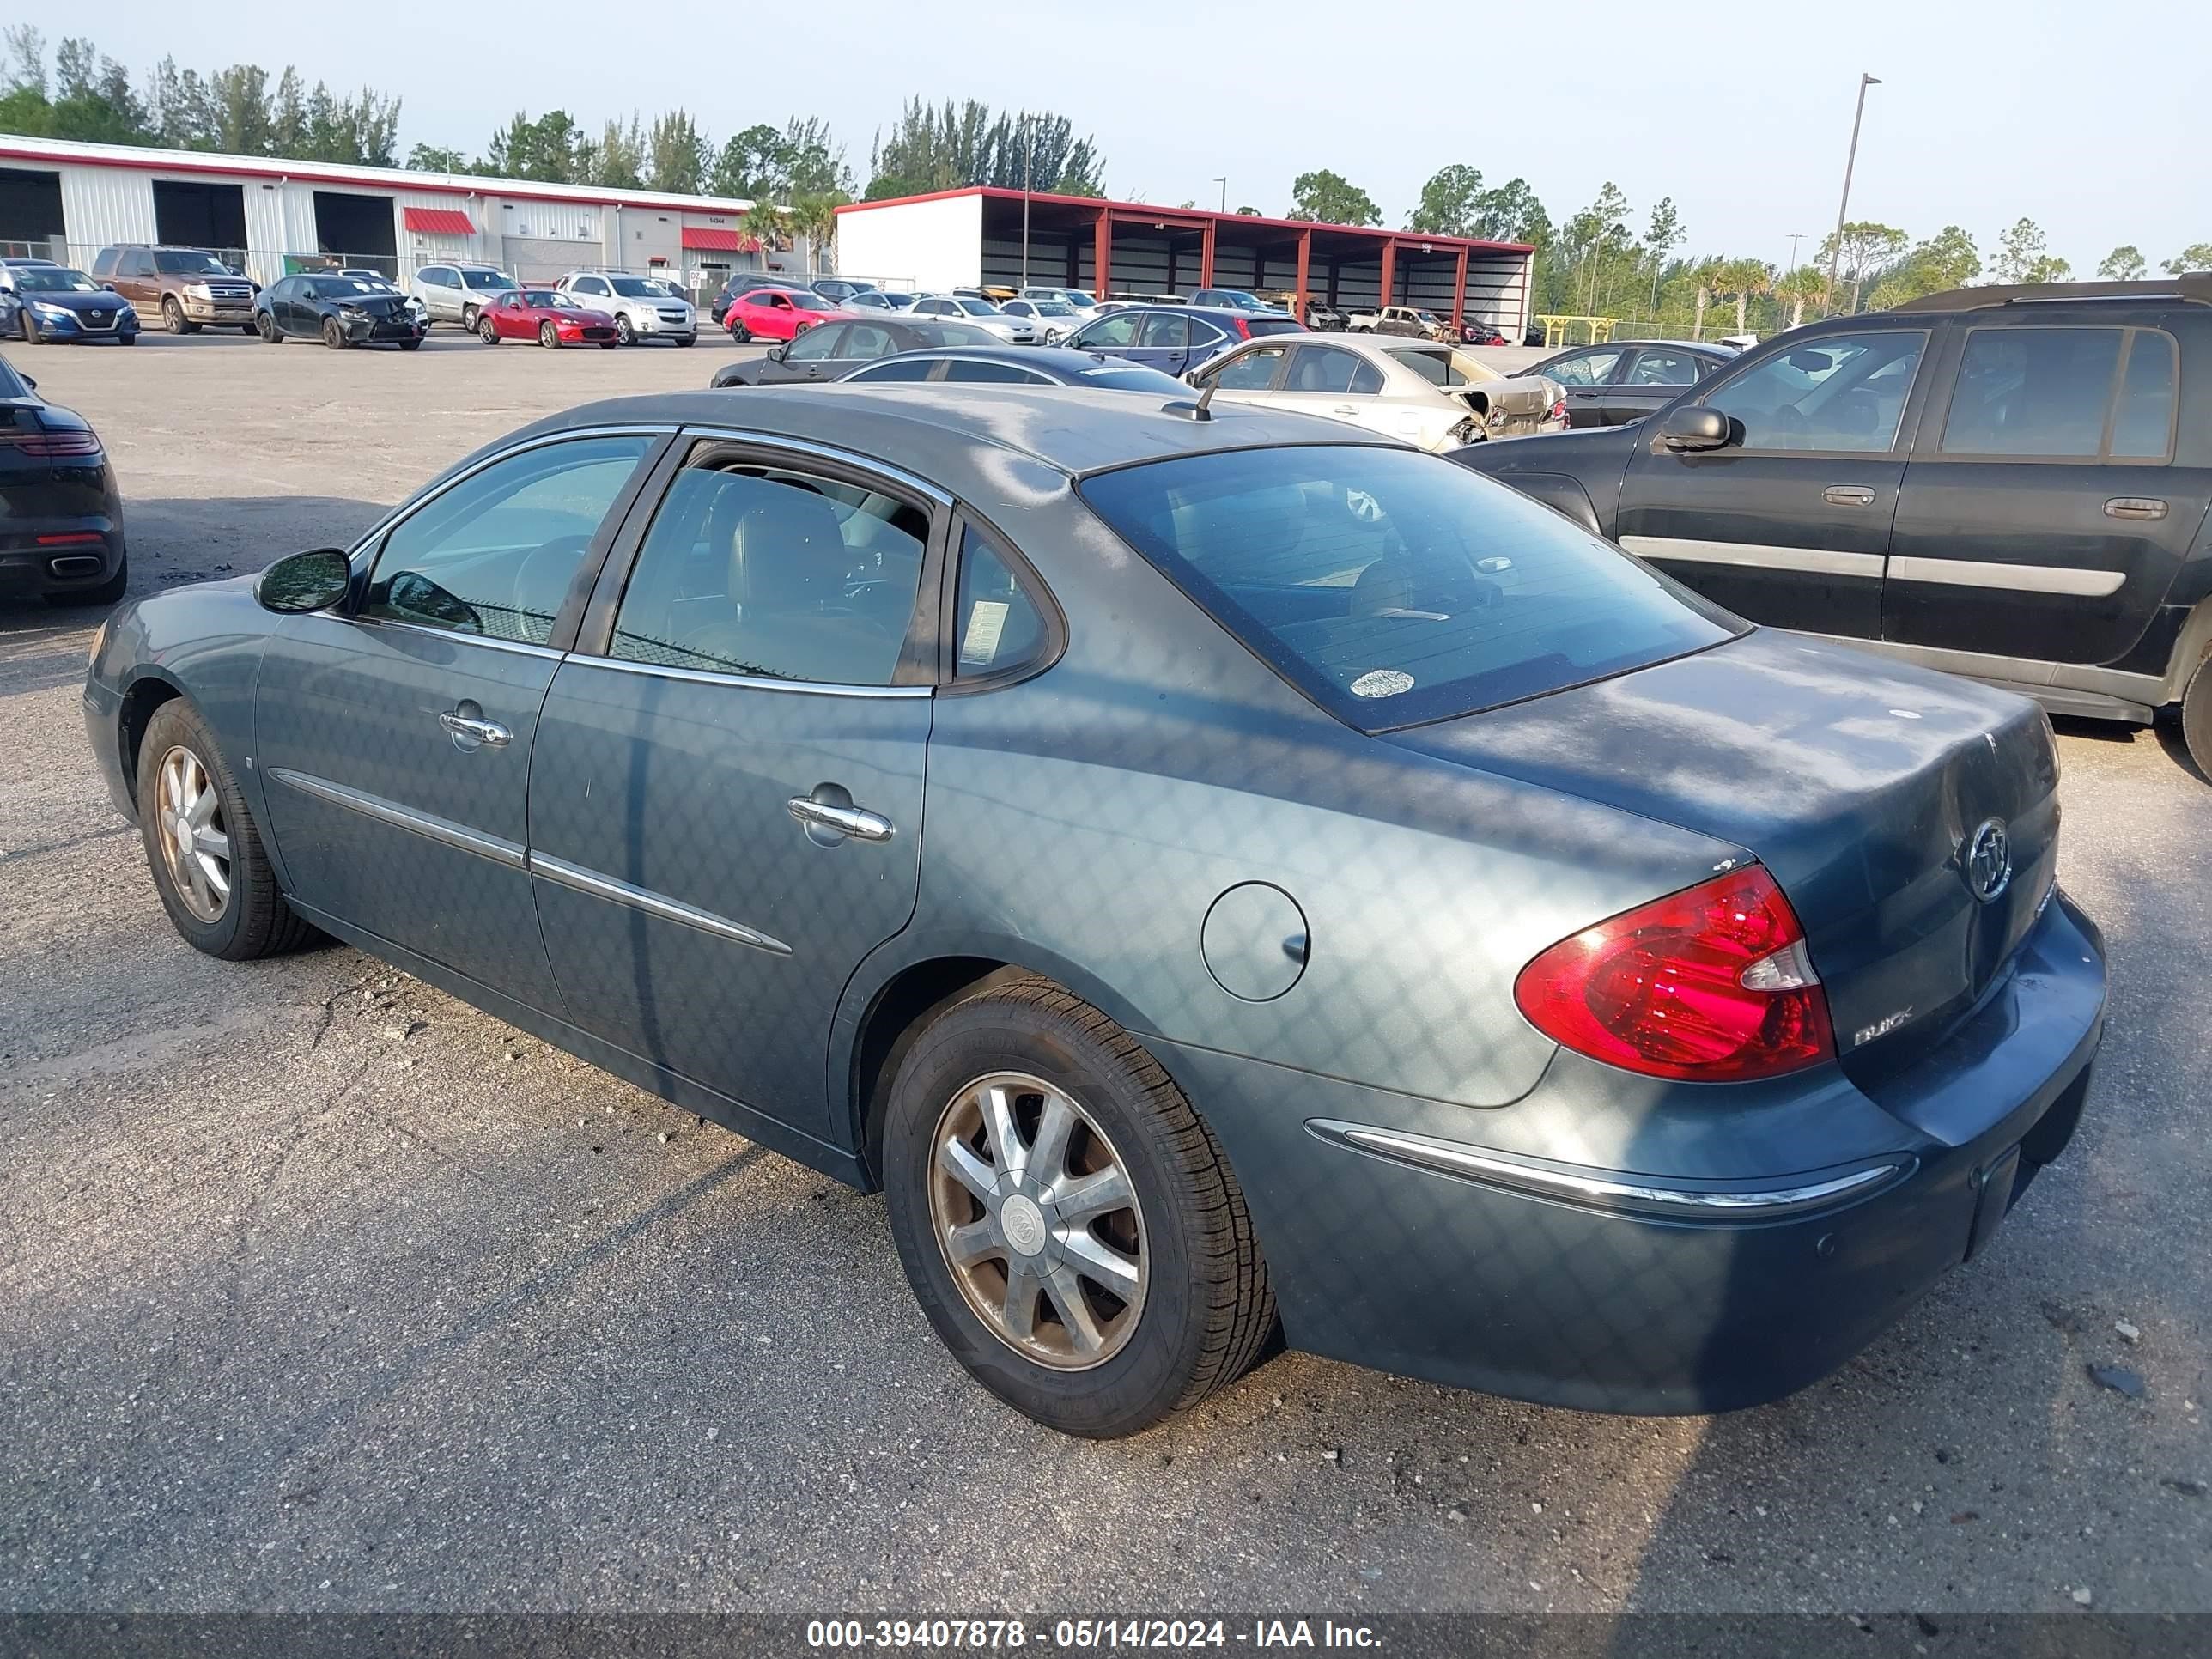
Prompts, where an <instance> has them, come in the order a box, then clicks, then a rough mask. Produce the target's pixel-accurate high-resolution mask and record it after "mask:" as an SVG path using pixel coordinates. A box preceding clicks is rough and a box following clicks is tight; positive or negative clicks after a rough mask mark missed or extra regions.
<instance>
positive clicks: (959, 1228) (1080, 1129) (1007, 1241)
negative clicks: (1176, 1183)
mask: <svg viewBox="0 0 2212 1659" xmlns="http://www.w3.org/2000/svg"><path fill="white" fill-rule="evenodd" d="M931 1145H932V1146H933V1147H934V1148H935V1152H934V1154H933V1158H932V1160H931V1167H930V1176H929V1212H930V1223H931V1231H932V1232H933V1234H934V1236H935V1237H936V1239H937V1244H938V1248H939V1249H940V1250H941V1251H943V1252H944V1256H945V1266H946V1267H948V1268H949V1269H950V1270H951V1274H952V1278H953V1282H954V1283H955V1284H957V1285H958V1286H959V1287H960V1294H961V1296H962V1297H963V1298H964V1299H965V1300H966V1302H967V1304H968V1306H969V1310H971V1311H972V1312H973V1313H974V1314H975V1316H976V1317H977V1318H978V1319H980V1320H981V1322H983V1324H984V1325H985V1327H986V1328H988V1329H989V1331H990V1332H991V1334H993V1335H994V1336H996V1337H997V1338H998V1339H999V1340H1000V1341H1001V1342H1003V1343H1005V1344H1006V1346H1008V1347H1010V1348H1012V1349H1013V1350H1014V1351H1015V1352H1017V1353H1018V1354H1020V1355H1021V1356H1022V1357H1023V1358H1025V1359H1030V1360H1033V1361H1035V1362H1036V1364H1041V1365H1044V1366H1047V1367H1048V1368H1050V1369H1052V1370H1067V1371H1075V1370H1090V1369H1091V1367H1092V1366H1094V1365H1101V1364H1104V1363H1105V1362H1106V1361H1107V1360H1109V1359H1111V1358H1113V1357H1114V1356H1115V1354H1117V1353H1119V1352H1121V1349H1122V1348H1123V1347H1124V1346H1126V1345H1127V1342H1128V1340H1129V1339H1130V1337H1131V1336H1132V1335H1133V1334H1135V1331H1136V1328H1137V1321H1138V1319H1139V1316H1141V1314H1142V1312H1143V1309H1144V1301H1145V1289H1146V1280H1147V1272H1148V1258H1147V1256H1146V1249H1145V1223H1144V1216H1143V1213H1142V1212H1141V1211H1140V1210H1139V1207H1138V1204H1137V1194H1136V1189H1135V1188H1134V1186H1133V1184H1132V1182H1131V1181H1130V1177H1129V1172H1128V1170H1127V1167H1126V1165H1125V1164H1124V1162H1123V1160H1122V1158H1121V1155H1120V1153H1119V1152H1116V1151H1115V1147H1114V1145H1113V1143H1112V1142H1111V1141H1110V1140H1109V1139H1107V1137H1106V1134H1105V1133H1104V1132H1103V1130H1102V1129H1100V1128H1099V1127H1098V1125H1097V1121H1095V1120H1094V1119H1092V1117H1091V1115H1090V1114H1089V1113H1087V1112H1085V1110H1084V1109H1083V1108H1082V1107H1081V1106H1079V1105H1078V1104H1077V1103H1076V1102H1075V1101H1074V1099H1073V1097H1071V1096H1069V1095H1068V1094H1067V1093H1066V1092H1065V1091H1062V1090H1060V1089H1058V1088H1056V1087H1054V1085H1051V1084H1049V1083H1047V1082H1045V1081H1044V1080H1043V1079H1042V1078H1036V1077H1031V1076H1030V1075H1028V1074H1026V1073H1019V1072H994V1073H989V1074H987V1075H986V1076H983V1077H980V1078H977V1079H975V1081H974V1082H972V1083H969V1085H966V1086H965V1087H964V1088H962V1089H960V1090H958V1091H957V1092H955V1094H954V1095H953V1097H952V1098H951V1101H950V1102H949V1103H947V1104H946V1106H945V1110H944V1111H943V1113H942V1114H941V1115H939V1118H938V1121H937V1127H936V1129H935V1131H934V1132H933V1134H932V1137H931Z"/></svg>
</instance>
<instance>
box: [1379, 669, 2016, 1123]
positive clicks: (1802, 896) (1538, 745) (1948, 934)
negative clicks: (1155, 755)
mask: <svg viewBox="0 0 2212 1659" xmlns="http://www.w3.org/2000/svg"><path fill="white" fill-rule="evenodd" d="M1388 740H1389V741H1390V742H1393V743H1396V744H1402V745H1404V746H1406V747H1407V748H1410V749H1414V750H1420V751H1422V752H1424V753H1427V754H1431V755H1436V756H1438V757H1443V758H1446V759H1449V760H1454V761H1458V762H1461V763H1465V764H1468V765H1471V766H1477V767H1480V768H1482V769H1485V770H1486V771H1492V772H1498V773H1503V774H1505V775H1510V776H1514V777H1518V778H1522V779H1525V780H1527V781H1530V782H1534V783H1538V784H1541V785H1543V786H1545V787H1552V788H1557V789H1562V790H1565V791H1567V792H1569V793H1573V794H1576V795H1579V796H1582V797H1584V798H1586V799H1594V800H1600V801H1603V802H1605V803H1606V804H1607V805H1613V806H1618V807H1621V808H1623V809H1626V810H1627V811H1633V812H1636V813H1638V814H1639V815H1641V816H1643V817H1649V818H1652V819H1656V820H1658V821H1661V822H1663V823H1671V824H1674V825H1677V826H1680V827H1681V828H1684V829H1694V830H1698V831H1701V832H1703V833H1705V834H1707V835H1710V836H1716V837H1717V838H1719V839H1722V840H1724V841H1728V842H1732V843H1734V844H1735V845H1737V846H1739V847H1741V848H1744V849H1745V851H1746V852H1747V853H1748V854H1751V855H1752V856H1753V857H1754V858H1756V859H1758V860H1759V861H1760V862H1761V863H1763V864H1765V866H1766V867H1767V868H1768V870H1769V871H1770V872H1771V873H1772V874H1773V876H1774V878H1775V879H1776V880H1777V881H1778V882H1779V883H1780V884H1781V886H1782V890H1783V892H1784V894H1785V895H1786V896H1787V897H1788V898H1789V901H1790V906H1791V908H1793V909H1794V910H1795V911H1796V914H1797V916H1798V919H1799V921H1801V922H1802V924H1803V926H1804V927H1805V930H1806V934H1807V939H1808V946H1809V949H1810V951H1811V953H1812V958H1813V964H1814V969H1816V970H1817V971H1818V972H1819V974H1820V979H1821V981H1822V983H1823V984H1824V985H1825V986H1826V988H1827V995H1828V1004H1829V1011H1830V1015H1831V1018H1832V1021H1833V1024H1834V1026H1835V1032H1836V1046H1837V1049H1838V1055H1839V1058H1840V1060H1841V1061H1842V1063H1843V1066H1844V1069H1845V1071H1846V1072H1847V1073H1850V1074H1851V1075H1852V1076H1853V1077H1855V1078H1857V1079H1860V1080H1861V1081H1867V1080H1869V1079H1873V1078H1875V1076H1877V1075H1879V1074H1880V1073H1884V1072H1887V1070H1889V1069H1891V1068H1892V1067H1893V1066H1895V1065H1897V1064H1899V1063H1902V1062H1905V1061H1908V1060H1911V1058H1913V1057H1915V1056H1917V1054H1921V1053H1923V1052H1924V1051H1925V1050H1926V1049H1927V1048H1929V1047H1931V1046H1933V1045H1934V1044H1935V1043H1936V1042H1940V1041H1941V1040H1942V1036H1943V1035H1944V1034H1945V1033H1946V1032H1947V1031H1948V1030H1949V1029H1950V1028H1951V1027H1952V1026H1953V1025H1954V1024H1955V1023H1956V1022H1957V1021H1958V1020H1959V1019H1960V1018H1963V1017H1964V1016H1965V1015H1966V1013H1967V1012H1970V1011H1971V1010H1972V1007H1973V1006H1975V1005H1976V1004H1977V1003H1978V1001H1979V1000H1980V999H1981V997H1982V996H1983V994H1984V993H1985V992H1986V991H1988V990H1989V988H1990V986H1991V985H1992V984H1993V983H1995V982H1996V980H1997V978H1998V977H1999V975H2001V974H2002V971H2003V969H2004V968H2005V966H2006V964H2007V963H2008V962H2009V960H2010V959H2011V957H2012V955H2013V952H2014V951H2015V949H2016V948H2017V946H2018V945H2019V944H2020V942H2021V939H2022V938H2023V937H2024V936H2025V935H2026V933H2027V930H2028V929H2029V927H2032V926H2033V923H2034V921H2035V919H2036V916H2037V915H2038V914H2039V911H2040V908H2041V906H2042V903H2043V902H2044V900H2045V898H2046V897H2047V896H2048V894H2049V892H2050V890H2051V878H2052V873H2053V871H2054V868H2055V864H2056V860H2057V829H2058V804H2057V756H2056V753H2055V751H2054V750H2053V748H2052V745H2051V738H2050V733H2049V726H2048V722H2047V721H2045V719H2044V717H2043V715H2042V714H2041V712H2040V711H2039V709H2037V708H2035V706H2034V705H2033V704H2032V703H2030V702H2026V701H2025V700H2023V699H2021V698H2018V697H2015V696H2011V695H2009V694H2008V693H2004V692H2000V691H1996V690H1991V689H1989V688H1986V687H1984V686H1980V685H1977V684H1972V683H1971V682H1968V681H1964V680H1956V679H1951V678H1946V677H1943V676H1939V675H1936V674H1932V673H1928V672H1924V671H1920V670H1917V669H1913V668H1908V667H1905V666H1903V665H1897V664H1893V663H1890V662H1887V661H1886V660H1884V659H1879V658H1875V657H1872V656H1869V655H1867V654H1864V653H1859V652H1857V651H1853V650H1850V648H1848V647H1838V646H1833V645H1830V644H1826V643H1824V642H1820V641H1811V640H1807V639H1803V638H1800V637H1798V636H1796V635H1788V634H1783V633H1778V632H1774V631H1771V630H1764V629H1762V630H1757V631H1754V632H1753V633H1751V634H1748V635H1744V636H1742V637H1741V638H1739V639H1735V640H1733V641H1729V642H1728V643H1726V644H1723V645H1721V646H1717V647H1714V648H1712V649H1711V650H1708V651H1705V652H1701V653H1695V654H1692V655H1690V656H1686V657H1679V658H1676V659H1673V660H1671V661H1668V662H1662V663H1657V664H1654V665H1651V666H1650V667H1648V668H1643V669H1639V670H1637V671H1633V672H1632V673H1627V674H1623V675H1620V676H1618V677H1616V678H1611V679H1607V680H1602V681H1600V682H1597V683H1595V684H1589V685H1583V686H1577V687H1574V688H1571V689H1570V690H1564V691H1560V692H1557V693H1554V694H1553V695H1551V696H1541V697H1535V698H1532V699H1530V700H1528V701H1527V702H1521V703H1516V704H1511V705H1509V706H1507V707H1505V708H1498V709H1493V710H1492V711H1490V712H1488V713H1486V714H1474V715H1469V716H1467V717H1464V718H1462V719H1459V720H1445V721H1439V722H1437V723H1435V724H1433V725H1429V726H1418V727H1414V728H1411V729H1408V730H1405V731H1401V732H1393V733H1391V734H1389V739H1388ZM1991 823H1994V824H1996V825H1997V826H1999V827H2000V830H2001V833H2002V838H2003V842H2004V846H2005V851H2006V853H2007V854H2008V857H2009V861H2010V874H2009V877H2008V879H2007V880H2006V881H2005V882H2004V883H2003V884H2002V887H2001V888H2000V889H1999V890H1997V891H1996V892H1994V893H1991V894H1989V895H1988V896H1981V895H1979V894H1978V893H1977V891H1976V890H1975V889H1974V885H1973V882H1974V878H1976V876H1977V875H1978V874H1979V875H1981V876H1983V877H1984V878H1986V877H1987V876H1988V875H1989V874H1990V872H1991V870H1992V868H1993V867H1994V866H1993V861H1992V856H1991V855H1992V853H1993V848H1992V846H1991V844H1990V843H1991V837H1992V836H1993V835H1995V834H1996V833H1998V832H1996V831H1990V832H1984V830H1983V826H1984V825H1987V824H1991ZM1978 833H1981V836H1982V839H1981V842H1979V843H1978V842H1977V839H1976V838H1977V835H1978ZM1977 852H1979V853H1980V854H1981V855H1982V860H1981V861H1982V868H1981V869H1980V870H1979V871H1977V869H1976V867H1975V864H1976V854H1977ZM1987 885H1988V883H1987V881H1986V880H1984V887H1986V886H1987ZM1593 920H1595V918H1593Z"/></svg>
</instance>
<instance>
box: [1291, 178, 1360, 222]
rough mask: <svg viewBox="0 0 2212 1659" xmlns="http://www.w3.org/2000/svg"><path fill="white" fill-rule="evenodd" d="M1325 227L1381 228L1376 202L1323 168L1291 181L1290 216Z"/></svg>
mask: <svg viewBox="0 0 2212 1659" xmlns="http://www.w3.org/2000/svg"><path fill="white" fill-rule="evenodd" d="M1291 218H1293V219H1310V220H1312V221H1313V222H1316V223H1317V224H1325V225H1379V224H1381V223H1382V222H1383V210H1382V209H1380V208H1378V207H1376V205H1375V198H1374V197H1371V196H1370V195H1369V194H1368V193H1367V192H1366V191H1364V190H1362V189H1360V188H1359V186H1358V185H1355V184H1352V183H1351V182H1349V181H1348V180H1346V179H1345V178H1344V176H1343V175H1342V174H1340V173H1331V172H1329V171H1328V169H1327V168H1322V169H1321V170H1320V171H1318V172H1314V173H1300V174H1298V176H1297V178H1295V179H1291Z"/></svg>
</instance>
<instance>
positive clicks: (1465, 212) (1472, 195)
mask: <svg viewBox="0 0 2212 1659" xmlns="http://www.w3.org/2000/svg"><path fill="white" fill-rule="evenodd" d="M1482 195H1483V191H1482V173H1481V171H1480V169H1479V168H1475V167H1468V166H1467V165H1466V164H1465V163H1463V162H1459V161H1455V162H1453V163H1452V164H1451V165H1450V166H1449V167H1439V168H1438V169H1437V171H1436V172H1435V173H1431V174H1430V175H1429V181H1428V183H1426V184H1425V185H1422V186H1421V199H1420V201H1419V203H1418V204H1415V206H1414V208H1413V213H1412V215H1411V216H1409V217H1408V218H1407V221H1406V228H1407V229H1408V230H1421V231H1427V232H1430V233H1431V234H1435V235H1438V236H1472V235H1474V234H1475V232H1474V224H1475V222H1476V221H1477V218H1478V217H1479V216H1480V213H1481V211H1482Z"/></svg>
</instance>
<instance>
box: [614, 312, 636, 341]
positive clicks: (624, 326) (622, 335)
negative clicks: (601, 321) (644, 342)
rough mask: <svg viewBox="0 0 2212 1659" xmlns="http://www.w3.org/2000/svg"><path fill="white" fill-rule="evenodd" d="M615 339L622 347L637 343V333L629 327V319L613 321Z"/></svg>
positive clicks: (618, 318)
mask: <svg viewBox="0 0 2212 1659" xmlns="http://www.w3.org/2000/svg"><path fill="white" fill-rule="evenodd" d="M615 338H616V339H617V341H618V342H620V343H622V344H623V345H635V344H636V343H637V331H636V330H635V329H633V328H632V327H631V326H630V325H629V318H628V317H617V318H616V319H615Z"/></svg>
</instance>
